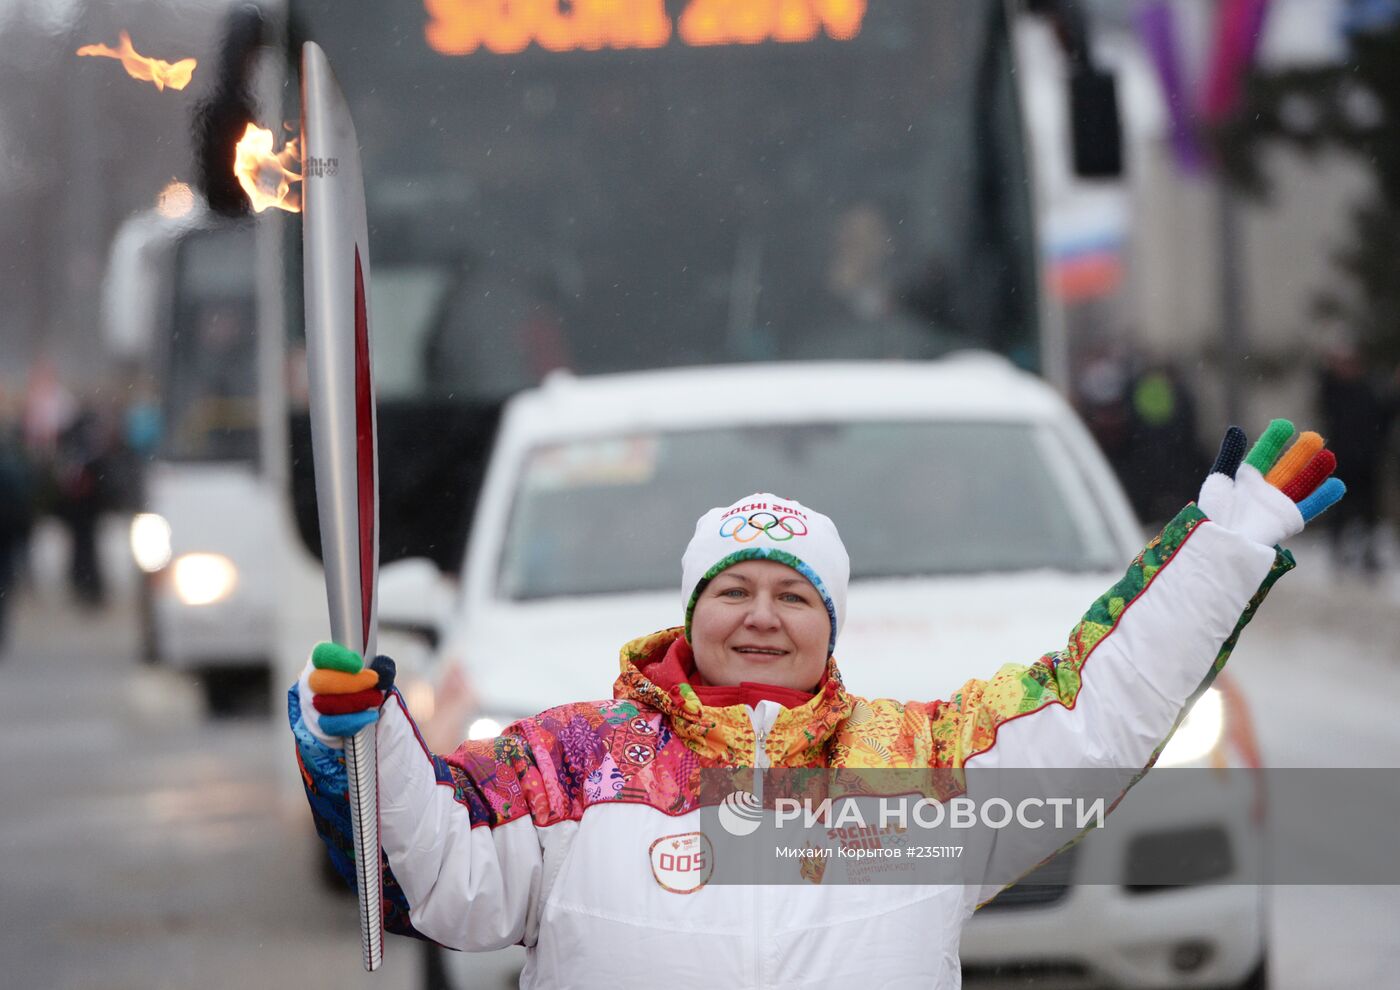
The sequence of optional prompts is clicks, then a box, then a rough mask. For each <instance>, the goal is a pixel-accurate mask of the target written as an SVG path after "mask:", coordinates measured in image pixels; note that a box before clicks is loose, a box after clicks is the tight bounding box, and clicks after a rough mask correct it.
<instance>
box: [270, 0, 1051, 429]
mask: <svg viewBox="0 0 1400 990" xmlns="http://www.w3.org/2000/svg"><path fill="white" fill-rule="evenodd" d="M347 7H351V8H353V11H350V10H347ZM594 8H597V10H596V11H595V10H594ZM614 8H615V9H616V10H617V11H631V13H630V14H628V15H627V16H626V17H623V16H622V15H621V14H617V13H614V14H608V13H606V11H608V10H614ZM590 11H592V13H590ZM291 15H292V20H291V30H292V31H293V34H294V37H296V36H300V37H307V38H311V39H314V40H316V41H318V42H319V43H320V44H321V45H322V46H323V47H324V48H325V49H326V51H327V53H328V54H329V56H330V58H331V62H332V64H333V65H334V66H335V68H336V72H337V75H338V78H339V81H340V83H341V85H342V87H343V89H344V90H345V93H346V97H347V99H348V101H349V104H350V107H351V110H352V112H353V114H354V116H355V123H356V130H357V133H358V137H359V140H360V143H361V148H362V164H363V170H364V175H365V185H366V196H367V203H368V210H369V218H370V252H371V258H372V276H373V285H372V294H373V299H374V309H375V312H374V317H373V320H374V324H375V326H376V330H377V332H376V334H375V338H376V344H375V348H376V355H375V360H376V363H377V365H378V366H379V367H381V368H382V369H384V371H383V372H382V373H381V377H380V382H379V387H380V393H381V395H382V396H383V397H385V398H390V399H396V398H399V399H447V398H451V399H456V400H466V401H494V400H498V399H500V398H503V397H505V396H507V395H509V394H510V393H512V392H515V391H517V390H519V389H520V388H522V387H525V386H528V385H531V384H534V383H536V382H537V381H539V380H540V379H541V378H542V377H543V376H544V374H546V373H547V372H548V371H550V370H552V369H554V368H559V367H565V368H568V369H570V370H572V371H574V372H576V373H583V374H587V373H593V372H605V371H620V370H630V369H637V368H647V367H664V366H675V365H689V364H710V363H724V362H733V361H757V360H768V359H806V358H818V359H820V358H878V357H891V358H929V357H936V356H938V355H939V354H941V353H944V352H946V351H948V350H950V349H953V348H959V347H969V346H976V347H988V348H991V349H993V350H996V351H999V352H1001V353H1003V354H1007V355H1009V356H1011V357H1012V358H1013V360H1016V361H1017V362H1018V363H1020V364H1022V365H1024V366H1027V367H1032V368H1034V367H1036V366H1037V365H1038V361H1039V356H1038V352H1037V328H1036V288H1035V266H1034V259H1033V250H1034V243H1033V238H1032V235H1031V226H1030V214H1029V193H1028V189H1027V166H1026V163H1025V160H1024V157H1025V156H1024V148H1023V136H1022V134H1021V130H1020V121H1019V118H1018V114H1017V110H1016V101H1015V96H1014V89H1013V80H1012V74H1011V52H1010V39H1009V36H1008V28H1007V24H1006V14H1005V9H1004V3H1003V0H868V3H867V2H866V0H725V2H723V3H717V2H715V0H664V2H663V0H627V2H621V0H619V2H615V3H609V4H599V3H588V2H584V0H574V2H573V3H572V4H566V3H557V4H556V3H553V2H547V3H539V4H497V3H481V2H477V0H432V2H423V0H418V2H412V0H393V2H391V0H375V2H368V0H366V2H361V3H353V4H347V3H346V0H309V2H307V0H300V2H299V0H294V2H293V3H292V4H291ZM590 18H591V19H590ZM609 18H612V19H611V20H609ZM619 18H620V19H619ZM290 93H291V94H292V98H293V99H295V87H291V88H290ZM294 116H295V114H294V113H291V112H290V108H289V119H292V118H294ZM288 228H289V229H288V242H287V248H288V250H287V261H288V265H289V267H288V269H287V271H288V276H287V279H286V286H287V288H288V289H289V290H290V291H289V292H288V293H287V297H288V305H289V315H290V325H291V326H292V327H293V328H298V327H300V326H301V323H302V320H301V299H300V296H299V292H300V285H301V277H300V256H299V243H298V236H297V235H299V228H298V227H297V226H296V225H288Z"/></svg>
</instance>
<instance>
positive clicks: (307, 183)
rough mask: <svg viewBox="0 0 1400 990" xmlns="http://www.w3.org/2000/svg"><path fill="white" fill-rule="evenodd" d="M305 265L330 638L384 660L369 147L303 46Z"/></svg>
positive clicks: (374, 872)
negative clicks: (378, 646)
mask: <svg viewBox="0 0 1400 990" xmlns="http://www.w3.org/2000/svg"><path fill="white" fill-rule="evenodd" d="M301 126H302V132H301V133H302V137H301V148H302V264H303V278H304V289H305V300H306V370H307V380H308V381H307V384H308V390H309V398H310V404H311V443H312V450H313V452H314V461H315V468H316V505H317V513H318V516H319V521H320V528H321V551H322V560H323V561H324V563H325V569H326V600H327V603H328V604H329V606H330V636H331V639H333V640H334V641H335V642H337V643H339V644H340V645H342V646H345V647H348V648H350V649H352V650H355V651H356V652H357V653H359V654H360V655H361V656H362V657H364V658H365V663H366V664H368V663H369V661H370V660H371V659H373V657H374V647H375V635H376V631H377V619H376V611H377V610H376V591H377V585H378V575H379V462H378V453H377V449H376V448H377V445H376V431H375V409H374V379H373V375H372V374H371V368H370V336H369V334H370V327H369V312H370V309H369V281H370V280H369V271H370V269H369V228H368V224H367V222H366V218H365V194H364V181H363V176H362V174H361V171H360V154H359V144H358V142H357V140H356V137H355V125H354V122H353V121H352V120H351V119H350V111H349V109H348V107H347V106H346V103H345V97H344V94H342V92H341V90H340V85H339V83H337V82H336V79H335V75H334V74H333V73H332V72H331V67H330V62H329V61H328V60H327V58H326V53H325V52H324V51H322V49H321V48H320V46H318V45H316V44H315V43H314V42H307V43H306V44H305V45H304V46H303V48H302V53H301ZM376 728H377V723H375V724H371V725H369V726H367V727H366V728H364V729H362V730H361V731H360V732H359V733H357V734H356V735H355V736H354V737H353V738H352V739H350V740H348V741H347V742H346V746H345V767H346V773H347V776H348V777H349V784H350V815H351V822H352V826H353V829H354V846H355V849H354V851H355V879H356V890H357V892H358V894H359V902H360V941H361V947H362V948H363V950H364V964H365V968H366V969H367V970H371V971H372V970H375V969H378V968H379V965H380V963H381V962H382V961H383V957H384V932H383V902H382V900H381V897H382V875H381V873H380V865H379V864H380V851H379V786H378V785H379V781H378V770H377V759H376V756H375V730H376Z"/></svg>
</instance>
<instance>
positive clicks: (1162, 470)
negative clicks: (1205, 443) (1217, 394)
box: [1121, 362, 1209, 526]
mask: <svg viewBox="0 0 1400 990" xmlns="http://www.w3.org/2000/svg"><path fill="white" fill-rule="evenodd" d="M1128 397H1129V402H1128V405H1129V441H1128V443H1127V445H1126V447H1125V452H1126V453H1125V457H1124V459H1123V461H1122V462H1121V463H1122V480H1123V487H1124V488H1126V489H1127V491H1128V498H1129V499H1130V500H1131V501H1132V503H1133V508H1134V509H1136V510H1137V513H1138V515H1139V516H1141V517H1142V519H1143V521H1144V522H1146V523H1148V525H1149V526H1151V525H1154V524H1157V523H1161V522H1162V521H1163V520H1166V519H1170V518H1171V517H1172V515H1173V514H1174V513H1175V512H1176V507H1177V506H1179V505H1181V503H1182V502H1185V501H1187V500H1189V499H1190V498H1191V495H1192V492H1191V491H1190V489H1189V487H1188V486H1187V485H1186V484H1185V483H1184V482H1183V479H1187V478H1193V477H1195V476H1196V475H1198V474H1200V473H1202V472H1203V471H1204V470H1205V467H1206V465H1207V464H1208V463H1209V460H1208V458H1207V455H1206V453H1205V451H1204V450H1203V449H1202V447H1201V444H1200V442H1199V440H1198V439H1197V437H1196V400H1195V397H1194V396H1193V395H1192V394H1191V390H1190V389H1189V388H1188V387H1187V385H1186V382H1185V380H1184V378H1183V377H1182V375H1181V373H1180V371H1178V370H1177V369H1176V368H1175V367H1173V366H1172V365H1170V364H1167V363H1165V362H1148V363H1146V364H1145V365H1144V366H1143V367H1142V368H1141V370H1139V371H1138V373H1137V374H1136V375H1134V376H1133V379H1132V382H1131V385H1130V387H1129V392H1128Z"/></svg>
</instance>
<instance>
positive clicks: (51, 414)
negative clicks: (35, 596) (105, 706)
mask: <svg viewBox="0 0 1400 990" xmlns="http://www.w3.org/2000/svg"><path fill="white" fill-rule="evenodd" d="M154 414H155V413H154V410H153V409H152V408H150V407H148V406H147V405H146V404H145V403H143V402H140V401H129V400H127V399H125V398H122V399H112V400H108V401H103V399H102V396H101V394H100V392H98V393H96V394H94V395H92V396H89V397H79V396H78V395H76V394H75V393H74V391H72V390H70V389H69V388H68V387H67V386H65V385H64V384H63V382H62V381H61V380H60V379H59V377H58V375H57V374H56V373H55V372H54V370H53V368H52V366H51V365H49V364H48V363H46V362H43V361H40V362H37V363H36V364H35V365H34V367H33V368H32V369H31V372H30V375H29V377H28V379H27V381H26V383H25V384H24V386H23V387H22V388H12V389H5V388H4V387H3V386H0V656H3V650H4V647H5V642H6V633H7V629H8V621H9V614H10V612H11V611H12V608H13V604H14V600H15V598H16V595H17V594H18V592H19V590H20V589H21V588H22V587H23V585H24V583H25V582H26V580H27V579H28V577H29V546H30V539H31V536H32V535H33V532H34V528H35V526H36V524H37V523H38V521H39V519H40V518H41V517H45V516H47V517H49V518H52V519H53V520H55V521H56V522H57V523H59V524H60V525H61V526H62V528H63V529H64V531H65V532H66V534H67V537H68V540H67V543H68V565H67V577H68V583H69V587H70V590H71V595H72V599H73V601H74V602H75V603H76V604H77V605H79V606H81V607H84V608H90V609H91V608H100V607H101V606H103V605H104V604H105V603H106V599H107V587H106V581H105V580H104V576H103V571H102V567H101V565H100V562H99V559H98V544H97V537H98V524H99V522H100V520H101V518H102V516H103V515H104V514H106V513H109V512H132V511H136V510H137V509H138V508H139V506H140V503H141V473H142V472H141V465H142V464H143V463H144V462H145V461H146V460H147V459H148V458H149V456H150V455H151V453H152V452H153V447H154V444H155V441H156V437H157V435H158V428H155V424H154V423H153V421H152V417H153V415H154Z"/></svg>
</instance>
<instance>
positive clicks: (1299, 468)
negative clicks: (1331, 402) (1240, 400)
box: [1196, 419, 1347, 546]
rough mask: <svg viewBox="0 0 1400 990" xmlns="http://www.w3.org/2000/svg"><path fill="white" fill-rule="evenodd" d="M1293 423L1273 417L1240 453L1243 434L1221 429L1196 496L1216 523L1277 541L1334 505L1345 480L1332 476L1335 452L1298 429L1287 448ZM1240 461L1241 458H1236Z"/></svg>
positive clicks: (1235, 428)
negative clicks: (1219, 440)
mask: <svg viewBox="0 0 1400 990" xmlns="http://www.w3.org/2000/svg"><path fill="white" fill-rule="evenodd" d="M1292 436H1293V424H1292V423H1290V422H1289V421H1288V420H1286V419H1276V420H1274V421H1273V422H1272V423H1270V424H1269V428H1268V429H1267V430H1265V431H1264V435H1263V436H1262V437H1260V438H1259V441H1258V442H1257V443H1256V444H1255V445H1254V447H1253V448H1252V449H1251V450H1250V452H1249V456H1248V457H1245V456H1244V450H1245V442H1246V441H1245V435H1244V431H1243V430H1241V429H1240V428H1239V427H1238V426H1232V427H1230V428H1229V429H1228V430H1226V431H1225V439H1224V441H1223V442H1222V443H1221V444H1220V453H1219V455H1218V456H1217V457H1216V458H1215V466H1214V467H1213V468H1211V473H1210V475H1209V476H1208V477H1207V478H1206V480H1205V484H1203V485H1202V486H1201V495H1200V498H1199V499H1198V500H1197V503H1196V504H1197V505H1198V506H1200V509H1201V511H1202V512H1204V513H1205V514H1206V516H1207V517H1208V518H1209V519H1210V520H1211V521H1212V522H1215V523H1218V524H1219V525H1221V526H1223V527H1225V528H1226V529H1230V530H1234V531H1235V532H1236V533H1239V534H1240V535H1241V536H1245V537H1248V538H1249V539H1251V540H1254V541H1255V542H1256V543H1262V544H1264V545H1265V546H1276V545H1277V544H1279V543H1282V542H1283V541H1284V540H1286V539H1288V538H1289V537H1291V536H1296V535H1298V534H1299V533H1301V532H1302V531H1303V526H1304V525H1306V524H1307V523H1309V522H1311V521H1312V520H1313V519H1315V518H1317V517H1318V516H1319V515H1321V514H1322V513H1323V512H1325V511H1326V510H1327V509H1328V508H1330V507H1331V506H1333V505H1335V504H1336V503H1337V502H1338V501H1339V500H1340V499H1341V497H1342V496H1343V495H1345V494H1346V490H1347V489H1346V485H1344V484H1342V482H1341V481H1340V480H1339V479H1337V478H1333V477H1331V474H1332V471H1333V470H1334V469H1335V468H1336V466H1337V458H1336V456H1335V455H1334V454H1333V453H1332V452H1331V451H1330V450H1328V449H1326V447H1324V446H1323V440H1322V437H1320V436H1318V435H1317V434H1316V433H1311V432H1308V433H1303V434H1301V435H1300V436H1299V437H1298V439H1297V440H1296V441H1294V443H1293V446H1292V447H1290V448H1289V450H1288V452H1287V453H1286V454H1285V453H1283V448H1284V446H1285V445H1286V444H1287V443H1288V441H1289V439H1290V438H1291V437H1292ZM1241 461H1243V463H1241Z"/></svg>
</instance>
